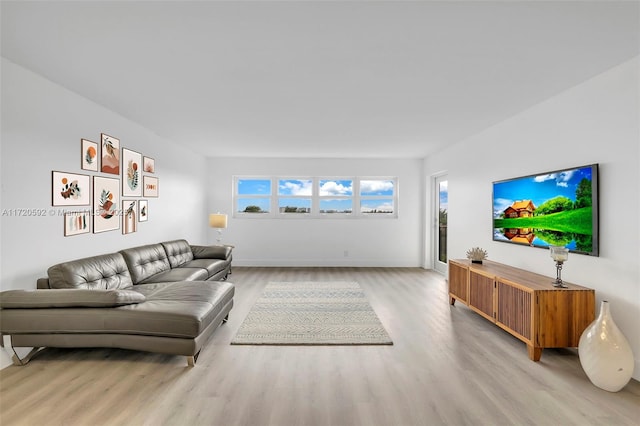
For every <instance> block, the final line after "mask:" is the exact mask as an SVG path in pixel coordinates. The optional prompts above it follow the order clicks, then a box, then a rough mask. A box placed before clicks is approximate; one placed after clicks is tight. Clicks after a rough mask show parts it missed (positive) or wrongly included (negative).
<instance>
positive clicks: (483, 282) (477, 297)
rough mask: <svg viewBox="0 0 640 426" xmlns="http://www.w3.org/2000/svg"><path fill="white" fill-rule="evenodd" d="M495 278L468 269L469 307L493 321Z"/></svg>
mask: <svg viewBox="0 0 640 426" xmlns="http://www.w3.org/2000/svg"><path fill="white" fill-rule="evenodd" d="M494 287H495V279H494V277H493V276H487V275H484V274H481V273H479V272H476V271H471V270H470V271H469V307H470V308H471V309H473V310H474V311H476V312H477V313H479V314H480V315H482V316H483V317H485V318H487V319H489V320H491V321H494V322H495V316H494V314H495V297H494Z"/></svg>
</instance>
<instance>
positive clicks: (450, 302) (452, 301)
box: [449, 296, 456, 306]
mask: <svg viewBox="0 0 640 426" xmlns="http://www.w3.org/2000/svg"><path fill="white" fill-rule="evenodd" d="M449 304H450V305H451V306H453V305H455V304H456V298H455V297H451V296H449Z"/></svg>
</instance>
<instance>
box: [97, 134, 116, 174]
mask: <svg viewBox="0 0 640 426" xmlns="http://www.w3.org/2000/svg"><path fill="white" fill-rule="evenodd" d="M101 164H102V168H101V169H100V171H102V173H110V174H112V175H119V174H120V139H116V138H114V137H113V136H109V135H106V134H104V133H102V162H101Z"/></svg>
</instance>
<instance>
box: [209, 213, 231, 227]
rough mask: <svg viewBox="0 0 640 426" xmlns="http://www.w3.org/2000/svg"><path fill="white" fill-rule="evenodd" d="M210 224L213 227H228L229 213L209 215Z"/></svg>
mask: <svg viewBox="0 0 640 426" xmlns="http://www.w3.org/2000/svg"><path fill="white" fill-rule="evenodd" d="M209 226H210V227H212V228H226V227H227V215H226V214H221V213H214V214H210V215H209Z"/></svg>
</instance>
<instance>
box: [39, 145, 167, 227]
mask: <svg viewBox="0 0 640 426" xmlns="http://www.w3.org/2000/svg"><path fill="white" fill-rule="evenodd" d="M79 154H80V169H81V171H80V173H75V172H62V171H56V170H54V171H52V173H51V196H52V199H51V204H52V206H53V207H68V208H69V207H70V208H71V209H70V210H65V211H64V212H63V214H61V215H62V216H63V217H64V236H65V237H68V236H72V235H81V234H88V233H90V232H91V230H93V233H94V234H97V233H100V232H107V231H116V230H118V229H122V233H123V234H130V233H133V232H136V231H137V230H138V225H139V224H140V223H142V222H146V221H147V220H148V218H149V200H148V198H157V197H158V194H159V191H158V189H159V179H158V177H157V176H156V175H155V173H156V164H155V160H154V159H153V158H152V157H147V156H144V155H142V154H141V153H139V152H137V151H134V150H132V149H129V148H125V147H122V148H121V147H120V140H119V139H118V138H115V137H113V136H109V135H107V134H105V133H101V134H100V142H93V141H91V140H89V139H81V140H80V152H79ZM82 170H84V171H86V172H88V173H86V172H82ZM82 206H85V207H84V208H83V207H82Z"/></svg>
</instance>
